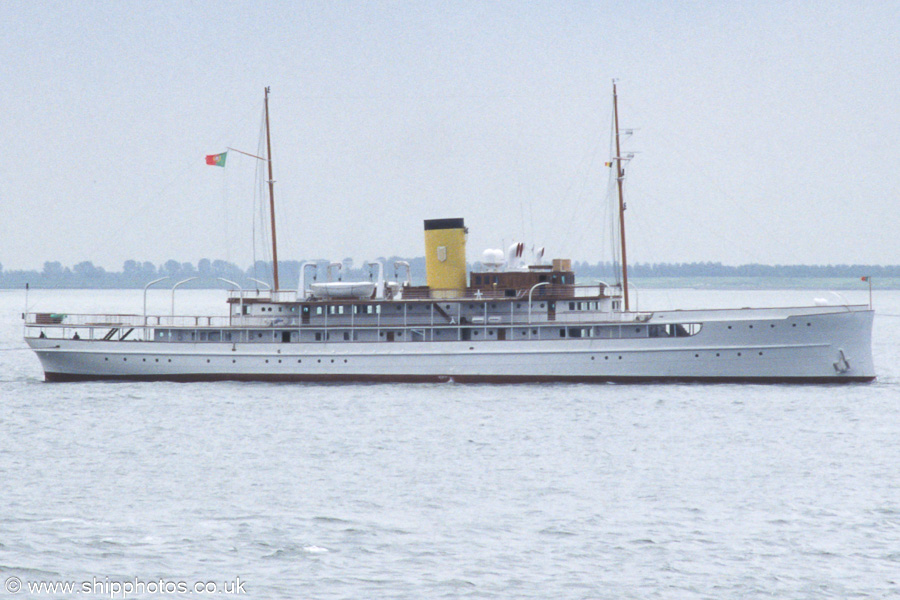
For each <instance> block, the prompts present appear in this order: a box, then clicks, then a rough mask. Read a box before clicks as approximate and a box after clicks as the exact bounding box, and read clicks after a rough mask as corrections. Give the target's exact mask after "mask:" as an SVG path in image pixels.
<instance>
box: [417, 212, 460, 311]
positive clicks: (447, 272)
mask: <svg viewBox="0 0 900 600" xmlns="http://www.w3.org/2000/svg"><path fill="white" fill-rule="evenodd" d="M425 269H426V283H427V284H428V287H430V288H431V289H432V296H444V297H455V296H458V295H459V294H458V293H456V292H461V291H463V290H465V289H466V226H465V222H464V220H463V219H429V220H426V221H425ZM435 290H453V291H450V292H448V293H446V294H442V293H440V292H438V293H437V294H435V293H434V291H435Z"/></svg>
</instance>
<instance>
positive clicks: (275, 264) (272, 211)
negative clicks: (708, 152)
mask: <svg viewBox="0 0 900 600" xmlns="http://www.w3.org/2000/svg"><path fill="white" fill-rule="evenodd" d="M266 158H267V159H268V163H269V215H270V216H271V219H272V283H273V284H274V285H273V287H272V291H273V292H276V291H278V241H277V237H276V235H275V179H274V178H273V177H272V134H271V132H270V131H269V87H268V86H266ZM619 195H620V197H621V188H620V194H619ZM625 298H626V301H625V304H626V306H627V305H628V300H627V298H628V296H625Z"/></svg>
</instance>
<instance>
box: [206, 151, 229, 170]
mask: <svg viewBox="0 0 900 600" xmlns="http://www.w3.org/2000/svg"><path fill="white" fill-rule="evenodd" d="M226 158H228V152H223V153H221V154H207V155H206V164H208V165H212V166H214V167H224V166H225V159H226Z"/></svg>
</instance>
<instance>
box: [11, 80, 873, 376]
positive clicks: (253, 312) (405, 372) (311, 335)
mask: <svg viewBox="0 0 900 600" xmlns="http://www.w3.org/2000/svg"><path fill="white" fill-rule="evenodd" d="M613 99H614V111H613V114H614V123H615V139H616V150H615V155H614V156H613V157H612V161H611V166H612V168H613V169H614V171H613V174H614V176H615V179H616V182H617V188H618V198H617V199H618V205H619V222H618V227H619V240H620V242H621V258H622V260H621V265H622V272H621V278H622V281H621V283H619V284H618V285H614V286H607V285H605V284H603V283H597V284H593V285H587V286H582V285H576V283H575V274H574V272H573V271H572V269H571V266H570V265H571V262H570V261H569V260H564V259H554V260H553V261H551V263H550V264H541V261H534V262H536V263H537V264H525V263H524V262H523V260H522V246H521V245H513V246H512V247H511V248H510V250H509V251H508V252H507V253H506V256H505V257H504V255H503V252H500V251H486V252H485V254H484V257H483V260H482V264H483V265H485V268H483V269H482V270H480V271H477V272H472V273H468V272H467V269H466V232H467V230H466V227H465V223H464V221H463V219H461V218H450V219H433V220H426V221H425V223H424V225H425V252H426V265H427V275H426V277H427V285H424V286H413V285H411V283H410V281H409V278H408V277H407V280H406V282H404V283H402V284H401V283H395V282H387V281H385V278H384V272H385V270H384V265H382V264H379V263H370V264H369V267H370V272H371V275H370V280H368V281H360V282H343V281H331V280H330V279H331V277H329V281H327V282H323V283H311V284H309V285H308V284H307V283H306V278H305V276H306V273H307V271H308V270H310V269H312V268H315V265H313V264H307V265H304V268H303V269H302V270H301V276H300V282H299V285H298V286H297V289H296V290H283V289H280V287H279V285H278V269H277V265H278V260H277V249H276V248H275V241H274V240H275V235H274V210H273V211H272V215H273V221H272V231H273V235H272V239H273V259H274V277H273V279H274V287H273V289H272V290H271V291H266V292H258V291H253V292H247V291H244V290H235V291H232V292H230V293H229V297H228V299H227V304H228V314H227V315H223V316H162V315H147V314H146V311H145V314H142V315H97V314H94V315H84V314H69V313H65V312H59V313H27V314H26V315H25V339H26V342H27V343H28V345H29V346H30V347H31V348H32V349H33V350H34V351H35V353H36V354H37V356H38V358H39V359H40V362H41V365H42V366H43V370H44V374H45V379H46V380H47V381H81V380H100V379H117V380H169V381H213V380H268V381H338V382H340V381H365V382H381V381H394V382H441V381H455V382H461V383H463V382H547V381H563V382H566V381H567V382H611V381H612V382H652V381H699V382H785V383H846V382H867V381H872V380H873V379H874V378H875V370H874V366H873V362H872V350H871V333H872V320H873V315H874V313H873V311H872V309H871V306H870V305H857V306H851V305H842V306H835V305H815V306H804V307H794V308H741V309H725V310H721V309H718V310H672V311H633V310H631V307H630V304H629V294H628V290H629V286H628V273H627V261H626V260H625V230H624V200H623V198H622V180H623V178H624V170H623V166H622V163H623V161H625V160H627V158H623V157H622V156H621V153H620V149H619V131H618V111H617V107H616V104H615V99H616V93H615V85H614V86H613ZM267 100H268V90H267ZM266 107H268V101H267V102H266ZM266 110H267V111H268V108H266ZM267 117H268V115H267ZM266 121H267V123H268V118H267V119H266ZM269 155H271V151H269ZM268 164H269V180H270V188H269V191H270V201H271V200H272V189H271V180H272V176H271V162H269V163H268ZM332 266H335V265H332ZM401 266H402V265H401Z"/></svg>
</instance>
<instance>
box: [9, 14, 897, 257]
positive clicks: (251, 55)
mask: <svg viewBox="0 0 900 600" xmlns="http://www.w3.org/2000/svg"><path fill="white" fill-rule="evenodd" d="M898 31H900V3H898V2H896V1H893V2H834V1H829V2H766V1H762V2H757V1H754V2H709V1H703V2H690V3H684V2H621V3H620V2H561V1H558V0H557V1H552V2H532V1H528V2H484V3H481V2H446V1H442V2H298V1H292V2H280V1H272V0H268V1H266V2H261V1H260V2H241V3H234V2H227V1H216V2H210V1H209V0H204V1H203V2H184V1H178V2H72V1H69V2H60V3H48V2H36V1H28V2H11V1H4V2H0V33H2V35H0V83H2V85H0V102H2V116H0V119H2V124H0V157H2V160H0V227H2V229H0V263H2V264H3V267H4V268H5V269H20V268H41V266H42V264H43V262H44V261H50V260H58V261H61V262H62V263H63V264H66V265H73V264H75V263H77V262H80V261H82V260H92V261H94V263H95V264H98V265H102V266H104V267H105V268H107V269H110V270H119V269H120V268H121V266H122V262H123V261H125V260H127V259H136V260H139V261H147V260H149V261H152V262H154V263H157V264H159V263H162V262H164V261H165V260H167V259H170V258H175V259H178V260H183V261H191V262H196V261H197V260H199V259H200V258H203V257H208V258H211V259H217V258H221V259H226V260H230V261H233V262H236V263H238V264H239V265H241V266H246V265H249V263H250V261H251V259H252V256H253V253H252V244H253V242H252V240H253V235H252V231H253V230H252V220H253V218H254V214H255V213H254V207H253V204H254V194H255V191H256V186H254V169H255V166H256V165H255V164H254V163H255V161H254V159H250V158H245V157H241V156H238V155H236V154H234V153H231V154H230V155H229V158H228V165H227V167H226V168H225V169H220V168H215V167H210V166H206V164H205V162H204V155H205V154H210V153H215V152H221V151H223V150H224V149H225V147H226V146H232V147H235V148H239V149H242V150H246V151H249V152H255V151H256V149H257V144H258V140H259V131H260V118H261V112H262V97H263V89H264V87H265V86H271V89H272V92H271V98H270V106H271V118H272V137H273V156H274V163H273V164H274V169H275V179H276V180H277V183H276V191H275V197H276V202H277V214H278V239H279V242H280V243H279V255H280V257H281V258H283V259H300V258H332V259H335V260H339V259H342V258H344V257H348V256H349V257H353V258H355V259H357V260H358V261H359V260H364V259H367V258H374V257H377V256H390V255H404V256H421V255H422V254H423V248H422V246H423V233H422V221H423V220H424V219H430V218H444V217H464V218H465V219H466V224H467V226H468V227H469V231H470V235H469V245H468V249H469V252H468V254H469V259H470V260H477V259H479V258H480V256H481V252H482V250H484V249H485V248H488V247H499V246H501V244H509V243H511V242H513V241H518V240H522V241H525V242H526V243H528V244H529V245H530V244H532V243H534V244H537V245H542V246H545V247H546V248H547V254H548V256H549V257H568V258H572V259H575V260H590V261H592V262H593V261H596V260H600V259H608V258H609V253H608V252H606V251H605V249H606V248H607V246H608V245H609V244H608V241H607V239H606V238H607V227H606V225H605V224H604V218H605V208H604V207H605V204H606V194H607V175H608V172H607V170H606V169H605V168H604V166H603V162H604V161H605V160H607V159H608V157H609V133H610V115H611V79H612V78H613V77H617V78H619V98H620V114H621V124H622V127H623V128H635V129H636V131H635V134H634V136H632V137H631V138H629V139H628V141H627V144H626V148H627V149H628V150H629V151H634V152H636V153H637V154H636V156H635V159H634V161H632V163H631V164H630V166H629V169H628V182H627V185H626V195H627V201H628V211H627V225H628V241H629V259H630V260H631V261H632V262H694V261H712V262H724V263H726V264H741V263H750V262H766V263H779V264H795V263H810V264H836V263H884V264H898V263H900V198H898V195H900V41H898V40H900V34H898ZM257 256H258V257H260V258H261V257H263V256H264V255H263V254H262V253H261V252H260V253H258V255H257Z"/></svg>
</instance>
